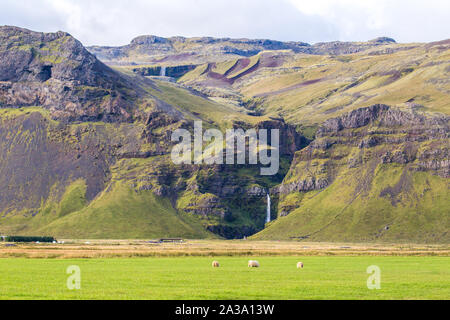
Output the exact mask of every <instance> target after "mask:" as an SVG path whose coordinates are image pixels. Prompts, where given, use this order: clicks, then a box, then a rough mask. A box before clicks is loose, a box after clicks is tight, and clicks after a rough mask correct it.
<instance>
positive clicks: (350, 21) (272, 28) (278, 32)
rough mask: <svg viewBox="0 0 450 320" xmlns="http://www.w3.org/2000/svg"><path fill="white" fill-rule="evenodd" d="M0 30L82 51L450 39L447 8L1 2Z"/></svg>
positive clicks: (375, 3)
mask: <svg viewBox="0 0 450 320" xmlns="http://www.w3.org/2000/svg"><path fill="white" fill-rule="evenodd" d="M0 21H1V23H2V24H11V25H18V26H22V27H26V28H30V29H33V30H38V31H57V30H64V31H68V32H70V33H71V34H72V35H74V36H75V37H77V38H78V39H80V40H81V41H82V42H83V43H84V44H86V45H91V44H100V45H120V44H126V43H129V41H130V40H131V39H132V38H134V37H135V36H138V35H142V34H156V35H160V36H173V35H183V36H216V37H248V38H270V39H277V40H297V41H306V42H310V43H314V42H319V41H332V40H346V41H350V40H355V41H357V40H368V39H372V38H375V37H377V36H383V35H386V36H391V37H394V38H396V39H397V40H399V41H401V42H413V41H433V40H440V39H445V38H448V37H449V35H450V1H448V0H427V1H422V0H339V1H338V0H312V1H311V0H189V1H188V0H127V1H123V0H95V1H91V0H2V1H1V2H0Z"/></svg>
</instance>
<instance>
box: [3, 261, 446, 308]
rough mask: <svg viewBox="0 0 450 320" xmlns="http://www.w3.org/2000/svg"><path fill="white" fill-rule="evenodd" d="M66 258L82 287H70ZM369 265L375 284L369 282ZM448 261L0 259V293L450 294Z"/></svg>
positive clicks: (222, 295)
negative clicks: (377, 275) (375, 271)
mask: <svg viewBox="0 0 450 320" xmlns="http://www.w3.org/2000/svg"><path fill="white" fill-rule="evenodd" d="M249 259H253V260H258V261H259V263H260V264H261V266H260V267H259V268H248V267H247V261H248V260H249ZM213 260H217V261H219V262H220V267H219V268H213V267H212V265H211V262H212V261H213ZM298 261H302V262H303V263H304V268H303V269H297V267H296V265H297V262H298ZM71 265H75V266H78V267H79V268H80V271H81V274H80V279H81V289H79V290H69V289H68V287H67V279H68V277H69V276H70V275H69V274H67V273H66V270H67V268H68V267H69V266H71ZM371 265H376V266H378V267H379V268H380V270H381V288H380V289H372V290H369V289H368V288H367V278H368V277H369V276H370V275H369V274H367V273H366V269H367V267H368V266H371ZM449 265H450V258H449V257H447V256H380V255H376V256H333V255H328V256H311V255H305V256H295V255H278V256H252V257H251V258H249V257H246V256H215V257H209V256H173V257H156V256H155V257H143V258H135V257H133V258H89V259H86V258H85V259H73V258H69V259H59V258H56V259H55V258H40V259H27V258H0V299H157V300H159V299H295V300H297V299H449V298H450V268H449Z"/></svg>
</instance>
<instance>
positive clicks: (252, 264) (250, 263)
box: [248, 260, 259, 268]
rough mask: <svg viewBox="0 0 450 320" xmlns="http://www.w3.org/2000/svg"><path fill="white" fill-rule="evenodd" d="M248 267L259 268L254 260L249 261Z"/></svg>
mask: <svg viewBox="0 0 450 320" xmlns="http://www.w3.org/2000/svg"><path fill="white" fill-rule="evenodd" d="M248 266H249V267H251V268H259V262H258V261H256V260H249V261H248Z"/></svg>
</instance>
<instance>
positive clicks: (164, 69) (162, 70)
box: [159, 67, 166, 77]
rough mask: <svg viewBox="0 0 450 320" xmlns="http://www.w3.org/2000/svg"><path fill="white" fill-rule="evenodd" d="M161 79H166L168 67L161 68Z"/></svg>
mask: <svg viewBox="0 0 450 320" xmlns="http://www.w3.org/2000/svg"><path fill="white" fill-rule="evenodd" d="M159 76H160V77H165V76H166V67H161V72H160V73H159Z"/></svg>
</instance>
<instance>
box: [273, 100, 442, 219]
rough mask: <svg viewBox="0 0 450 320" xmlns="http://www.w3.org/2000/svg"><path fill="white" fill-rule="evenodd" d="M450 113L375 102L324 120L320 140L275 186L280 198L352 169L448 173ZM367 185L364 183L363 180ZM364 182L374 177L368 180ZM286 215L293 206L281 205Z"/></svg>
mask: <svg viewBox="0 0 450 320" xmlns="http://www.w3.org/2000/svg"><path fill="white" fill-rule="evenodd" d="M449 124H450V118H449V117H447V116H443V115H442V116H429V115H425V114H420V113H417V112H413V111H404V110H403V111H402V110H399V109H395V108H391V107H389V106H387V105H373V106H370V107H366V108H360V109H357V110H354V111H352V112H350V113H348V114H344V115H342V116H340V117H337V118H333V119H329V120H327V121H325V122H324V123H323V124H322V125H321V126H320V127H319V129H318V131H317V134H316V139H315V140H314V141H313V142H311V144H309V146H307V147H306V148H304V149H302V150H301V151H298V152H297V153H296V155H295V157H294V160H293V161H292V164H291V168H290V170H289V172H288V174H287V175H286V177H285V179H284V181H283V183H282V184H281V185H279V186H277V187H275V188H273V189H272V193H274V194H280V195H281V196H282V197H283V196H287V195H289V194H291V193H295V192H309V191H313V190H323V189H325V188H327V187H328V186H330V185H331V184H333V182H334V181H335V180H336V179H337V178H339V177H340V175H341V174H343V172H345V171H346V170H348V169H358V168H359V169H361V170H363V169H364V168H367V167H370V168H372V169H371V170H374V169H375V167H376V166H378V165H389V164H391V165H400V166H402V167H404V168H405V170H407V171H424V172H429V173H430V174H433V175H438V176H440V177H442V178H449V177H450V161H449V159H450V150H449V146H450V130H449ZM361 183H362V184H363V182H361ZM364 184H365V187H367V184H370V182H367V181H366V182H364ZM280 206H281V207H280V214H281V215H282V216H284V215H287V214H288V213H289V211H292V210H293V209H295V206H292V204H288V205H286V206H285V207H283V201H281V202H280Z"/></svg>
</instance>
